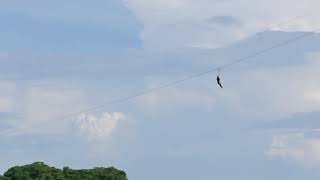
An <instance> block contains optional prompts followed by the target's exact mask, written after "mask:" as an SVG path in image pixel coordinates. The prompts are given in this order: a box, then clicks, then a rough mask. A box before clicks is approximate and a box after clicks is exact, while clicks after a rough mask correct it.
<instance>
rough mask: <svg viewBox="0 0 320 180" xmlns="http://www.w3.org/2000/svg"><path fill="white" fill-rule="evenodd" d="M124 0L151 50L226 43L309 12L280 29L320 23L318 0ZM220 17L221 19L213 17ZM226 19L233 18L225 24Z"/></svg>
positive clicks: (301, 28) (303, 28)
mask: <svg viewBox="0 0 320 180" xmlns="http://www.w3.org/2000/svg"><path fill="white" fill-rule="evenodd" d="M123 1H124V2H125V4H126V5H127V7H128V8H129V9H130V10H131V11H132V12H133V13H135V14H136V16H137V17H138V19H139V20H140V21H141V22H142V24H143V25H144V29H143V32H142V34H141V38H142V40H143V42H144V47H145V48H146V49H149V50H163V49H176V48H184V47H201V48H216V47H221V46H224V45H228V44H231V43H233V42H235V41H237V40H240V39H243V38H245V37H248V36H250V35H252V34H254V33H257V32H260V31H263V30H265V29H266V28H269V27H270V26H273V25H276V24H281V23H283V22H287V21H289V20H291V19H292V18H294V17H297V16H299V15H306V14H307V15H308V16H303V17H301V18H297V19H295V20H294V21H292V22H290V23H288V24H285V25H282V26H280V27H276V28H275V29H276V30H282V31H312V30H314V29H315V28H320V23H319V22H318V21H317V19H318V18H317V17H319V13H318V11H317V7H318V6H319V5H320V2H319V1H317V0H306V1H303V3H302V2H301V1H300V0H283V1H277V0H271V1H270V0H269V1H267V0H263V1H256V0H223V1H222V0H198V1H194V0H123ZM275 4H276V6H275ZM217 18H218V19H220V21H213V22H212V19H217ZM228 19H229V20H228ZM230 19H232V21H230ZM223 21H225V22H226V21H227V22H228V23H221V22H223Z"/></svg>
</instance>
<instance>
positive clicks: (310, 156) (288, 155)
mask: <svg viewBox="0 0 320 180" xmlns="http://www.w3.org/2000/svg"><path fill="white" fill-rule="evenodd" d="M310 133H311V134H312V135H313V136H310V135H308V134H310ZM315 135H316V136H315ZM266 155H267V156H268V157H270V158H281V159H292V160H295V161H298V162H301V163H303V164H305V165H307V166H319V165H320V138H319V130H312V131H310V132H303V131H300V132H299V131H297V132H291V133H290V132H287V133H282V134H276V135H274V136H273V139H272V143H271V145H270V147H269V149H268V150H267V151H266Z"/></svg>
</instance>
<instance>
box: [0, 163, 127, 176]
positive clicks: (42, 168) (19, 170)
mask: <svg viewBox="0 0 320 180" xmlns="http://www.w3.org/2000/svg"><path fill="white" fill-rule="evenodd" d="M1 178H2V179H1ZM0 180H127V178H126V173H125V172H123V171H120V170H117V169H116V168H113V167H110V168H94V169H82V170H73V169H70V168H69V167H64V168H63V170H60V169H57V168H54V167H49V166H48V165H46V164H44V163H42V162H36V163H33V164H30V165H25V166H16V167H13V168H10V169H9V170H8V171H7V172H6V173H5V174H4V177H1V176H0Z"/></svg>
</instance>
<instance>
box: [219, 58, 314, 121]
mask: <svg viewBox="0 0 320 180" xmlns="http://www.w3.org/2000/svg"><path fill="white" fill-rule="evenodd" d="M319 57H320V56H319V54H317V53H314V54H313V55H312V57H311V56H310V57H308V60H307V61H306V63H304V64H299V65H292V66H286V67H272V68H263V69H253V70H247V71H245V72H237V77H235V76H234V77H233V78H232V79H228V81H227V82H226V83H228V82H229V81H230V82H232V83H228V84H227V85H226V90H225V92H226V93H227V95H226V96H224V97H223V104H224V105H226V106H228V109H232V110H234V111H235V112H238V113H242V114H244V115H245V116H251V117H255V118H256V119H261V118H264V119H280V118H285V117H288V116H291V115H292V114H295V113H299V112H312V111H318V110H320V98H319V92H320V84H319V83H318V81H319V80H318V77H319V76H320V71H319V68H320V61H319V60H320V59H319ZM231 75H232V74H231Z"/></svg>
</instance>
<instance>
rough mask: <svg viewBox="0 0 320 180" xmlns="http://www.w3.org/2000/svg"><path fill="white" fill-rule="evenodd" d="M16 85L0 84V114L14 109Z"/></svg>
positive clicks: (3, 82) (11, 83) (12, 83)
mask: <svg viewBox="0 0 320 180" xmlns="http://www.w3.org/2000/svg"><path fill="white" fill-rule="evenodd" d="M15 96H16V84H15V83H14V82H9V81H2V82H0V112H12V111H14V108H15Z"/></svg>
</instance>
